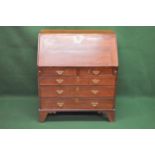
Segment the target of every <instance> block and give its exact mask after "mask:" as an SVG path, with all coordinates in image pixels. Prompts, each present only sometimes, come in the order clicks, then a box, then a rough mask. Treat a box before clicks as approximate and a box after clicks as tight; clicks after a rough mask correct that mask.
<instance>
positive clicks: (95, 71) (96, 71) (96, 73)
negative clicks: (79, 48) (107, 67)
mask: <svg viewBox="0 0 155 155" xmlns="http://www.w3.org/2000/svg"><path fill="white" fill-rule="evenodd" d="M92 73H93V74H94V75H98V74H99V73H100V71H99V70H93V71H92Z"/></svg>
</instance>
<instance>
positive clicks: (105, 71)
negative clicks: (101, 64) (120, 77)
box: [79, 67, 113, 76]
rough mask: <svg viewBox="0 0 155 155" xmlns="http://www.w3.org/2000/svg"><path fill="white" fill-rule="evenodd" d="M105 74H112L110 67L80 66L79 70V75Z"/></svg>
mask: <svg viewBox="0 0 155 155" xmlns="http://www.w3.org/2000/svg"><path fill="white" fill-rule="evenodd" d="M106 74H113V70H112V68H94V67H93V68H81V69H80V71H79V75H80V76H86V75H89V76H90V75H93V76H99V75H106Z"/></svg>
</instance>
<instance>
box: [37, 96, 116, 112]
mask: <svg viewBox="0 0 155 155" xmlns="http://www.w3.org/2000/svg"><path fill="white" fill-rule="evenodd" d="M113 107H114V102H113V99H95V98H84V99H83V98H68V99H66V98H41V99H40V108H41V109H111V108H113Z"/></svg>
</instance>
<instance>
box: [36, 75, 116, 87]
mask: <svg viewBox="0 0 155 155" xmlns="http://www.w3.org/2000/svg"><path fill="white" fill-rule="evenodd" d="M115 82H116V77H115V76H113V75H109V76H103V77H94V76H92V77H89V78H81V77H65V76H64V77H59V76H53V77H41V78H39V84H40V85H112V86H114V85H115Z"/></svg>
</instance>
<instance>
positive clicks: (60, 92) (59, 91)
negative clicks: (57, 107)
mask: <svg viewBox="0 0 155 155" xmlns="http://www.w3.org/2000/svg"><path fill="white" fill-rule="evenodd" d="M56 92H57V94H59V95H60V94H62V93H63V92H64V91H63V90H62V89H61V90H56Z"/></svg>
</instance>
